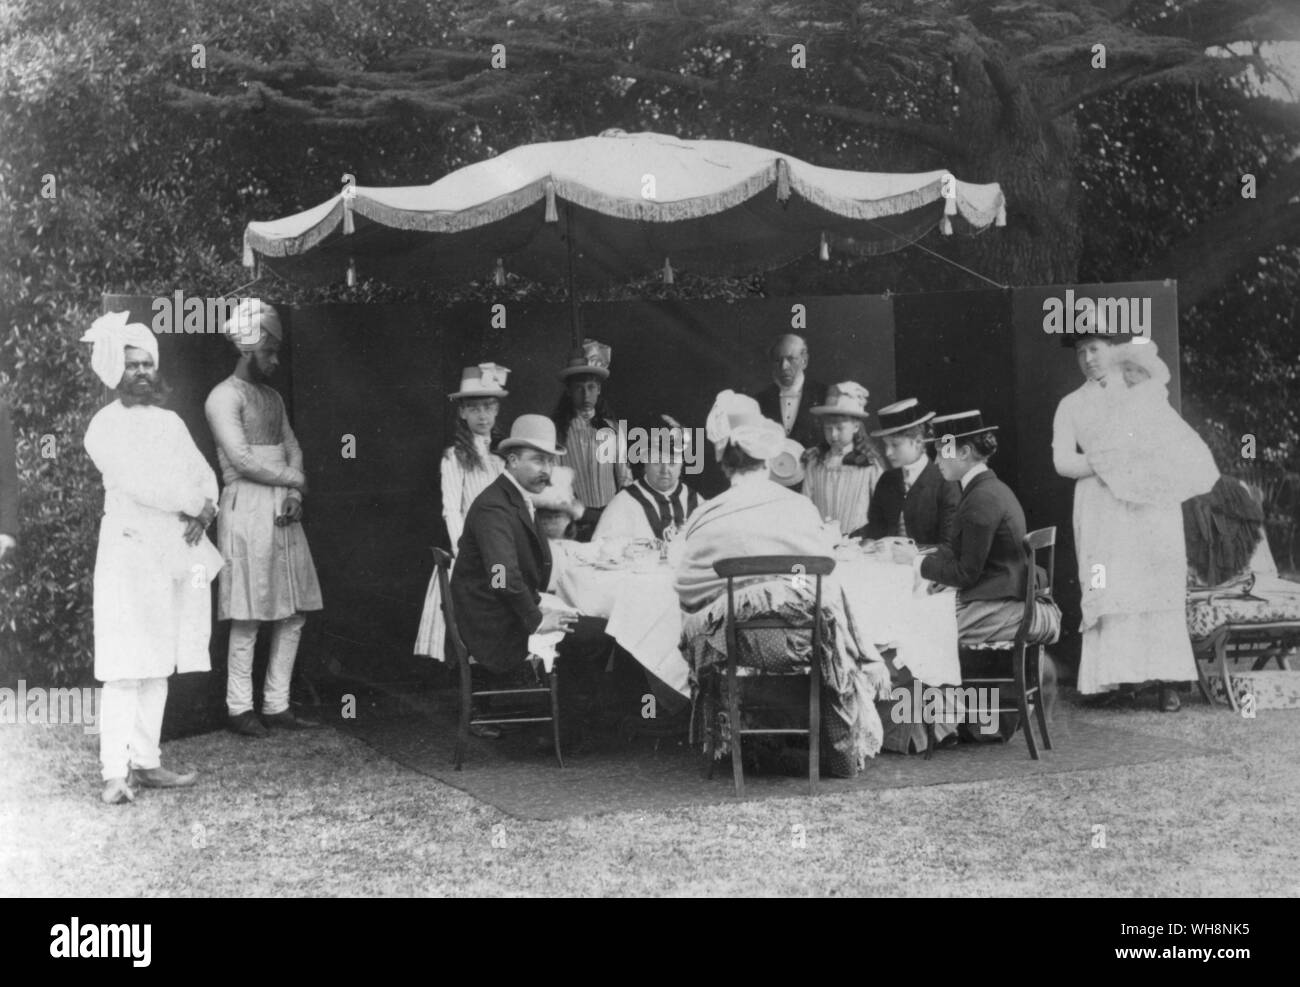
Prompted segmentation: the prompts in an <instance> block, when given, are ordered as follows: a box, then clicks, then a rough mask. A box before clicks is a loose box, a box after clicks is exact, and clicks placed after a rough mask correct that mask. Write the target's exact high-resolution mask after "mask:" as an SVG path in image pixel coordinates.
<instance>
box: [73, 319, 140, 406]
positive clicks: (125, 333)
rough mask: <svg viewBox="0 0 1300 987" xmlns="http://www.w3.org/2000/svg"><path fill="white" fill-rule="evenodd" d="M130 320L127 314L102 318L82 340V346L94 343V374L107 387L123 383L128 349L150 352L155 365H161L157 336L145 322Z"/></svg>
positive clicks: (92, 364)
mask: <svg viewBox="0 0 1300 987" xmlns="http://www.w3.org/2000/svg"><path fill="white" fill-rule="evenodd" d="M130 317H131V316H130V315H129V314H128V313H127V312H110V313H109V314H108V315H101V316H100V317H99V318H98V319H96V320H95V321H94V322H92V323H91V324H90V328H89V329H87V330H86V334H85V335H84V336H82V337H81V341H82V342H83V343H94V345H95V348H94V349H93V350H91V351H90V369H91V370H93V371H95V375H96V376H97V377H99V379H100V380H102V381H103V382H104V385H105V386H106V387H112V388H116V387H117V385H118V384H120V383H122V374H124V373H125V372H126V348H127V347H128V346H135V347H138V348H139V349H142V350H148V351H149V355H150V356H152V357H153V363H154V366H155V367H157V366H158V339H157V337H155V336H154V334H153V331H152V330H151V329H150V328H149V327H148V326H146V325H145V324H144V323H142V322H127V321H126V320H127V319H129V318H130Z"/></svg>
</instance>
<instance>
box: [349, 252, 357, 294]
mask: <svg viewBox="0 0 1300 987" xmlns="http://www.w3.org/2000/svg"><path fill="white" fill-rule="evenodd" d="M356 286H357V261H356V258H354V257H349V258H348V287H349V288H355V287H356Z"/></svg>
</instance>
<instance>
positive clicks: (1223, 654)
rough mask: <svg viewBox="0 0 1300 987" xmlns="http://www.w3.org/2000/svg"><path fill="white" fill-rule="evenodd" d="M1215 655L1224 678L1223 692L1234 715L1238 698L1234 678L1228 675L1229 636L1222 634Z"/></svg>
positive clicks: (1216, 642) (1215, 645)
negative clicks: (1233, 687)
mask: <svg viewBox="0 0 1300 987" xmlns="http://www.w3.org/2000/svg"><path fill="white" fill-rule="evenodd" d="M1214 654H1215V656H1216V657H1217V658H1218V659H1219V675H1220V676H1221V677H1222V678H1223V692H1224V695H1226V696H1227V697H1228V705H1229V706H1230V707H1231V708H1232V711H1233V712H1234V713H1236V712H1238V710H1237V697H1236V696H1235V695H1233V693H1232V678H1231V676H1229V675H1228V636H1227V635H1226V634H1222V635H1220V636H1219V639H1218V640H1217V641H1215V642H1214Z"/></svg>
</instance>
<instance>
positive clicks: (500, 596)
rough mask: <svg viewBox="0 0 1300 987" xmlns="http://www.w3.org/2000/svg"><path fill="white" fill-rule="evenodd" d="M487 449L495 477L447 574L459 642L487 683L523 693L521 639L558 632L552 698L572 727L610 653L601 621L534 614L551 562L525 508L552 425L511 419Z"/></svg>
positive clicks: (552, 449)
mask: <svg viewBox="0 0 1300 987" xmlns="http://www.w3.org/2000/svg"><path fill="white" fill-rule="evenodd" d="M497 448H498V449H499V450H500V453H501V455H503V456H504V457H505V461H506V463H505V470H504V472H502V474H501V475H500V476H498V477H497V478H496V479H495V480H493V481H492V482H491V483H490V484H489V485H488V486H487V487H486V488H485V489H484V490H483V492H482V493H480V494H479V495H478V497H477V498H476V499H475V500H474V503H473V505H472V506H471V507H470V509H469V514H467V515H466V517H465V528H464V532H463V533H462V535H461V538H460V554H459V556H458V558H457V559H456V566H455V568H454V569H453V570H452V574H451V594H452V600H453V601H454V603H455V607H456V615H457V621H458V623H459V625H460V634H461V638H462V639H463V640H464V642H465V646H466V647H467V648H468V649H469V653H470V654H471V655H472V656H473V658H474V660H475V661H476V662H477V663H478V664H479V665H481V666H482V667H483V668H484V669H485V671H486V672H487V673H489V674H490V675H492V676H494V678H495V681H496V683H497V684H499V685H501V686H504V687H510V686H520V687H529V686H534V685H536V684H538V683H537V676H536V673H535V672H534V670H533V667H532V665H531V664H530V662H529V661H528V656H529V649H528V638H529V635H532V634H545V633H548V632H551V631H557V630H559V631H564V632H565V634H566V635H567V636H566V637H565V639H564V640H563V641H561V642H560V646H559V648H558V651H559V658H558V659H557V670H558V671H559V673H560V677H561V680H562V681H564V682H566V683H568V684H567V685H566V687H565V688H563V689H561V690H560V696H561V703H562V710H561V711H562V713H563V712H565V711H566V710H572V711H573V712H575V713H576V714H577V717H578V718H582V717H585V716H586V714H587V713H588V712H589V710H590V708H591V706H592V699H593V698H594V695H595V676H596V675H598V673H599V671H600V666H599V661H600V660H601V659H602V658H605V657H607V656H608V654H609V651H610V641H609V638H608V637H607V636H606V635H605V634H604V628H605V623H606V622H605V621H604V620H600V619H597V618H590V617H580V616H578V615H576V614H575V613H573V612H572V611H569V610H555V611H547V610H543V609H542V606H541V594H542V591H543V590H545V589H546V587H547V585H548V584H549V583H550V580H551V565H552V559H551V549H550V545H549V541H548V539H547V538H546V536H545V535H543V534H542V533H541V531H540V529H539V528H538V526H537V521H536V510H537V509H536V507H535V505H534V503H533V499H532V495H533V494H540V493H542V491H544V490H545V489H546V487H547V486H548V485H549V483H550V478H551V474H552V472H553V471H554V469H555V466H556V460H557V459H558V458H559V457H560V456H563V455H564V452H565V451H564V449H562V448H560V447H559V445H557V444H556V441H555V424H554V423H553V422H552V421H551V420H550V419H549V418H546V417H545V416H543V415H520V416H519V417H518V418H517V419H515V422H514V424H513V425H512V426H511V428H510V437H509V438H507V439H503V440H502V441H501V444H500V445H499V446H498V447H497ZM573 719H574V717H572V716H570V717H568V718H567V719H564V718H562V723H561V726H562V728H564V729H565V730H566V732H567V731H568V730H569V729H571V728H572V727H574V726H576V724H575V723H574V722H573Z"/></svg>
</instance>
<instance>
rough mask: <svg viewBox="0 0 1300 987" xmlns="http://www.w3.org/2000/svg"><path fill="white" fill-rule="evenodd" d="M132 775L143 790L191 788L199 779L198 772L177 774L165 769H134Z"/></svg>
mask: <svg viewBox="0 0 1300 987" xmlns="http://www.w3.org/2000/svg"><path fill="white" fill-rule="evenodd" d="M131 774H132V776H133V777H134V778H135V780H136V781H138V782H139V783H140V787H142V788H189V787H190V786H191V785H193V784H194V782H196V781H197V780H198V777H199V774H198V772H197V771H186V772H185V773H184V774H177V773H176V772H175V771H168V770H167V769H166V768H163V767H158V768H133V769H132V771H131Z"/></svg>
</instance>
